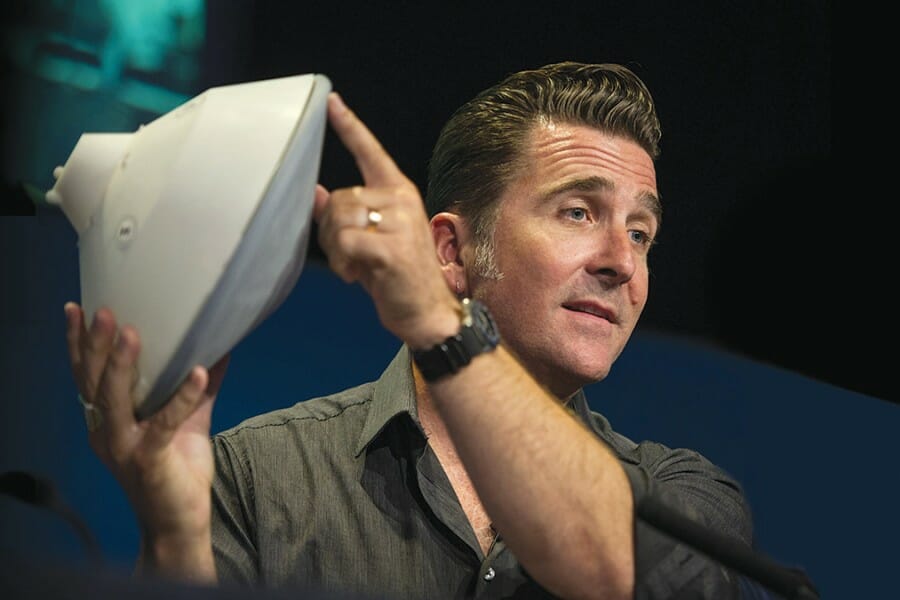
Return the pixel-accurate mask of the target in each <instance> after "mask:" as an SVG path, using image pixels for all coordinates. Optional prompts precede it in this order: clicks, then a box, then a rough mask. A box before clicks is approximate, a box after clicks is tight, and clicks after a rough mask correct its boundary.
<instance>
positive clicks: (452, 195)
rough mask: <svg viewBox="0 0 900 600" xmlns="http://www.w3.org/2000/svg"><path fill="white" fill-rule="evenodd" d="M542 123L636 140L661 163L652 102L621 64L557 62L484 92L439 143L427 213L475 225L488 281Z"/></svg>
mask: <svg viewBox="0 0 900 600" xmlns="http://www.w3.org/2000/svg"><path fill="white" fill-rule="evenodd" d="M541 122H554V123H567V124H573V125H584V126H587V127H593V128H595V129H598V130H600V131H603V132H606V133H609V134H612V135H616V136H622V137H625V138H627V139H630V140H632V141H633V142H635V143H637V144H638V145H640V146H641V147H642V148H643V149H644V150H645V151H646V152H647V154H649V155H650V158H651V159H653V160H655V159H656V158H657V157H658V156H659V140H660V137H661V130H660V124H659V118H658V117H657V114H656V108H655V106H654V103H653V98H652V97H651V95H650V91H649V90H648V89H647V86H646V85H645V84H644V82H643V81H641V79H640V78H639V77H638V76H637V75H635V73H634V72H633V71H631V70H630V69H629V68H627V67H625V66H623V65H619V64H611V63H606V64H585V63H577V62H561V63H555V64H550V65H546V66H543V67H540V68H538V69H533V70H526V71H520V72H518V73H514V74H512V75H509V76H508V77H506V78H505V79H503V80H502V81H501V82H500V83H498V84H496V85H494V86H492V87H490V88H488V89H486V90H484V91H482V92H480V93H479V94H478V95H477V96H475V97H474V98H473V99H472V100H470V101H469V102H467V103H466V104H464V105H463V106H461V107H460V108H459V109H457V110H456V112H454V113H453V115H452V116H451V117H450V120H449V121H448V122H447V123H446V125H444V128H443V129H442V130H441V133H440V135H439V136H438V140H437V143H436V144H435V146H434V151H433V153H432V156H431V160H430V162H429V165H428V187H427V191H426V194H425V207H426V209H427V211H428V215H429V216H434V215H435V214H437V213H439V212H442V211H445V210H452V211H454V212H457V213H459V214H460V215H462V216H463V217H464V218H465V219H466V220H467V221H468V222H469V223H470V225H471V227H472V228H473V234H474V237H475V242H476V248H477V251H476V265H475V267H476V270H477V271H479V272H481V274H482V275H484V276H487V277H497V276H499V274H498V273H497V272H496V267H495V266H494V265H493V232H494V224H495V221H496V215H497V210H498V208H499V206H498V199H499V198H500V196H501V195H502V194H503V191H504V190H505V189H506V187H507V186H508V185H509V183H510V182H511V180H512V179H513V178H514V177H515V176H516V175H517V174H518V173H519V172H520V170H521V169H523V168H525V166H526V165H524V164H523V163H524V155H525V151H526V150H527V148H526V145H527V143H528V140H529V134H530V133H531V131H532V130H533V128H534V126H535V125H536V124H537V123H541ZM479 251H480V252H479ZM479 254H480V256H479Z"/></svg>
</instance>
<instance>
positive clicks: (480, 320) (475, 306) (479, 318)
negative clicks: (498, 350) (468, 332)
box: [470, 300, 500, 346]
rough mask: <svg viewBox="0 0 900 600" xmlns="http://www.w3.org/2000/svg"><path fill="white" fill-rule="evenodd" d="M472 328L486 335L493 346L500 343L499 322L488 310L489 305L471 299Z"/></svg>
mask: <svg viewBox="0 0 900 600" xmlns="http://www.w3.org/2000/svg"><path fill="white" fill-rule="evenodd" d="M470 310H471V313H470V314H471V315H472V329H474V330H475V331H477V332H478V333H480V334H481V335H482V336H484V339H485V341H486V342H487V343H489V344H490V345H491V346H496V345H497V344H499V343H500V332H499V331H497V324H496V323H494V318H493V317H492V316H491V313H490V312H489V311H488V309H487V306H485V305H484V304H482V303H481V302H479V301H478V300H472V301H471V306H470Z"/></svg>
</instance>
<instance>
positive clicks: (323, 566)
mask: <svg viewBox="0 0 900 600" xmlns="http://www.w3.org/2000/svg"><path fill="white" fill-rule="evenodd" d="M570 407H571V409H572V411H573V413H574V416H575V417H576V418H579V419H581V420H583V421H584V422H585V423H587V424H588V425H589V426H590V427H591V429H592V430H593V431H594V432H595V433H596V434H597V436H598V437H599V438H600V439H602V440H603V441H605V442H606V443H607V444H608V445H609V446H610V447H611V448H612V449H613V451H614V452H615V453H616V454H617V455H618V457H619V458H620V460H621V464H622V466H623V467H624V468H625V470H626V473H627V474H628V476H629V479H630V481H631V484H632V490H633V493H634V496H635V500H636V501H638V500H639V499H640V498H641V497H642V495H643V494H646V493H648V492H649V491H650V490H655V491H656V492H662V493H664V495H665V497H666V499H667V500H669V503H670V504H673V505H674V506H677V507H679V508H680V509H681V510H682V511H683V512H684V513H685V514H687V515H688V516H690V517H692V518H694V519H697V520H698V521H700V522H702V523H704V524H706V525H709V526H710V527H713V528H714V529H716V530H718V531H723V532H726V533H729V534H733V535H734V536H736V537H738V538H740V539H743V540H744V541H746V542H747V543H748V544H749V543H750V537H751V533H750V532H751V526H750V515H749V511H748V509H747V506H746V504H745V502H744V500H743V497H742V494H741V490H740V488H739V486H738V484H737V483H736V482H735V481H734V480H733V479H732V478H730V477H729V476H728V475H726V474H725V473H724V472H722V471H721V470H720V469H718V468H717V467H715V466H714V465H713V464H711V463H710V462H709V461H707V460H706V459H705V458H703V457H702V456H701V455H699V454H697V453H696V452H693V451H690V450H672V449H669V448H667V447H665V446H663V445H660V444H657V443H653V442H643V443H641V444H635V443H634V442H632V441H630V440H628V439H627V438H626V437H624V436H622V435H620V434H617V433H615V432H614V431H613V430H612V429H611V427H610V426H609V423H608V422H607V420H606V419H605V418H604V417H602V416H601V415H599V414H597V413H594V412H592V411H591V410H590V408H589V407H588V404H587V400H586V399H585V397H584V394H583V393H579V394H578V395H577V396H576V397H575V398H574V399H573V402H572V403H571V404H570ZM213 448H214V452H215V459H216V469H217V475H216V479H215V482H214V485H213V548H214V553H215V558H216V566H217V569H218V573H219V577H220V580H221V581H223V582H233V583H241V584H248V585H252V586H259V587H266V588H283V587H286V586H291V587H297V588H301V589H303V588H306V589H311V590H316V589H319V590H334V591H338V592H350V593H353V594H360V595H361V596H364V597H381V598H415V599H443V598H486V599H487V598H549V597H552V596H551V595H550V594H549V593H547V592H546V591H544V590H543V589H542V588H541V587H540V586H539V585H538V584H537V583H536V582H535V581H534V580H532V579H531V578H530V577H529V575H528V574H527V573H526V572H525V571H524V569H523V568H522V566H521V565H520V564H519V563H518V561H517V560H516V557H515V556H514V555H513V554H512V552H511V551H510V550H509V549H508V548H507V547H506V545H505V544H504V542H503V539H502V538H500V537H498V538H497V539H495V541H494V543H493V545H492V547H491V548H490V550H489V551H488V553H487V555H485V554H484V552H483V551H482V550H481V547H480V546H479V544H478V541H477V539H476V537H475V533H474V531H473V530H472V528H471V526H470V525H469V522H468V519H467V518H466V515H465V513H464V512H463V509H462V507H461V506H460V503H459V501H458V500H457V497H456V495H455V493H454V491H453V488H452V486H451V484H450V482H449V480H448V479H447V476H446V475H445V474H444V471H443V469H442V468H441V465H440V463H439V462H438V459H437V457H436V456H435V454H434V452H433V451H432V450H431V448H430V447H429V445H428V443H427V440H426V438H425V436H424V434H423V432H422V429H421V427H420V426H419V424H418V417H417V411H416V402H415V386H414V382H413V377H412V368H411V363H410V356H409V352H408V350H407V348H406V347H405V346H404V347H402V348H401V349H400V351H399V352H398V354H397V355H396V356H395V358H394V359H393V361H392V362H391V364H390V365H389V366H388V368H387V369H386V370H385V371H384V373H383V374H382V376H381V377H380V378H379V379H378V380H377V381H375V382H371V383H366V384H363V385H360V386H357V387H354V388H351V389H348V390H345V391H342V392H340V393H337V394H334V395H330V396H326V397H322V398H315V399H312V400H307V401H305V402H300V403H298V404H296V405H294V406H292V407H290V408H286V409H282V410H277V411H273V412H270V413H267V414H263V415H260V416H257V417H254V418H251V419H249V420H247V421H245V422H243V423H241V424H240V425H238V426H236V427H234V428H231V429H229V430H226V431H223V432H222V433H220V434H217V435H216V436H214V438H213ZM496 466H497V468H498V469H502V468H503V465H502V464H498V465H496ZM635 552H636V579H637V589H636V594H635V596H636V598H674V597H677V596H679V595H681V594H687V593H688V592H689V591H690V593H692V594H694V595H691V596H690V597H692V598H698V597H704V598H705V597H709V598H729V597H734V596H735V593H734V590H735V589H736V588H735V586H736V583H735V580H734V578H733V577H731V576H729V573H728V572H727V571H726V570H724V569H722V568H720V567H719V566H718V565H717V564H715V563H713V562H711V561H709V560H708V559H706V558H704V557H703V556H702V555H700V554H698V553H696V552H694V551H692V550H691V549H690V548H688V547H686V546H684V545H682V544H677V543H675V542H674V541H673V540H671V539H669V538H668V537H666V536H664V535H662V534H660V533H658V532H657V531H656V530H654V529H652V528H651V527H649V526H645V525H643V523H641V522H637V524H636V527H635Z"/></svg>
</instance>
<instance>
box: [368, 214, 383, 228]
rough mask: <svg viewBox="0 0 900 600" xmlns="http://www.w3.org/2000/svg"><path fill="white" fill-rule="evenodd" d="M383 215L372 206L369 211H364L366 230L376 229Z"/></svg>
mask: <svg viewBox="0 0 900 600" xmlns="http://www.w3.org/2000/svg"><path fill="white" fill-rule="evenodd" d="M383 218H384V217H383V216H382V215H381V213H380V212H378V211H377V210H375V209H374V208H370V209H369V212H368V213H366V231H375V230H376V229H378V226H379V225H380V224H381V221H382V219H383Z"/></svg>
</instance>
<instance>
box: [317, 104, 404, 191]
mask: <svg viewBox="0 0 900 600" xmlns="http://www.w3.org/2000/svg"><path fill="white" fill-rule="evenodd" d="M328 118H329V121H330V122H331V126H332V127H333V128H334V130H335V132H336V133H337V135H338V137H339V138H340V140H341V142H343V144H344V146H346V148H347V150H349V151H350V154H352V155H353V158H354V159H355V160H356V166H357V167H359V170H360V173H362V176H363V181H364V182H365V184H366V185H372V186H389V185H398V184H401V183H404V182H406V176H405V175H404V174H403V172H402V171H400V169H399V168H398V167H397V164H396V163H395V162H394V159H393V158H391V156H390V155H389V154H388V153H387V151H386V150H385V149H384V146H382V145H381V142H379V141H378V138H376V137H375V135H374V134H373V133H372V132H371V131H370V130H369V128H368V127H366V125H365V123H363V122H362V121H361V120H360V119H359V117H357V116H356V114H355V113H354V112H353V111H352V110H350V109H349V108H348V107H347V105H346V104H344V100H343V99H342V98H341V97H340V95H338V93H337V92H331V93H330V94H329V95H328Z"/></svg>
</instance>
